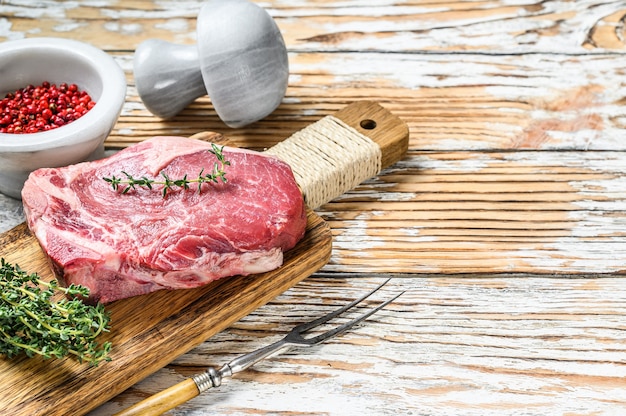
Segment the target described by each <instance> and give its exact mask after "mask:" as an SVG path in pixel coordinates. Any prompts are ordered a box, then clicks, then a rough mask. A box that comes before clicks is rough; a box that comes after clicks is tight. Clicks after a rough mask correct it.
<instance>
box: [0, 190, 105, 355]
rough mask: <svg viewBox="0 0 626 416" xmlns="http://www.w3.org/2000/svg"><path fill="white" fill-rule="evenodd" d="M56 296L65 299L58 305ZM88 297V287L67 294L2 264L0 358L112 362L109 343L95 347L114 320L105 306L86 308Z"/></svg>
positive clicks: (71, 289) (67, 290) (55, 285)
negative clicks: (85, 300) (66, 358)
mask: <svg viewBox="0 0 626 416" xmlns="http://www.w3.org/2000/svg"><path fill="white" fill-rule="evenodd" d="M112 183H114V182H112ZM58 294H61V295H63V296H62V297H61V299H60V300H55V299H54V297H55V296H56V295H58ZM88 295H89V289H88V288H86V287H83V286H77V285H70V286H69V287H67V288H63V287H60V286H59V284H58V282H57V281H56V280H52V281H50V282H45V281H44V280H42V279H41V278H40V277H39V276H38V275H37V274H36V273H32V274H28V273H26V272H25V271H23V270H22V269H20V267H19V266H18V265H15V266H13V265H12V264H10V263H8V262H6V261H5V259H4V258H2V259H1V260H0V354H4V355H6V356H7V357H9V358H11V357H13V356H17V355H20V354H26V355H27V356H28V357H33V356H35V355H41V356H43V357H44V358H51V357H57V358H61V357H65V356H67V355H71V356H74V357H76V358H77V359H78V360H79V361H80V362H83V361H86V362H89V363H90V364H92V365H97V364H98V363H100V362H101V361H110V358H109V352H110V350H111V343H110V342H106V343H103V344H102V345H100V344H99V343H98V342H96V341H95V338H96V337H97V336H98V335H100V334H101V333H103V332H108V330H109V321H110V317H109V315H108V313H107V312H106V311H105V309H104V306H103V305H101V304H98V305H96V306H90V305H86V304H84V303H83V301H82V300H81V297H86V296H88ZM67 296H69V298H68V297H67Z"/></svg>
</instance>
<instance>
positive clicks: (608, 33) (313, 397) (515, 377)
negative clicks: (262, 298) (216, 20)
mask: <svg viewBox="0 0 626 416" xmlns="http://www.w3.org/2000/svg"><path fill="white" fill-rule="evenodd" d="M201 3H202V0H190V1H185V2H156V1H147V0H130V1H123V2H121V1H113V0H102V1H99V2H97V3H96V2H93V1H88V0H78V1H76V2H62V1H45V2H44V1H42V2H23V1H17V0H4V1H3V2H0V40H4V39H12V38H21V37H33V36H41V35H52V36H61V37H69V38H73V39H82V40H85V41H87V42H91V43H93V44H95V45H96V46H99V47H101V48H103V49H105V50H106V51H107V52H109V53H110V54H111V55H112V56H113V57H114V58H115V59H116V61H117V62H118V63H120V65H121V66H122V67H123V68H124V70H125V72H126V74H127V80H128V84H129V89H128V96H127V100H126V103H125V105H124V108H123V110H122V116H121V118H120V119H119V121H118V123H117V125H116V127H115V129H114V131H113V133H112V135H111V136H110V137H109V139H108V142H107V143H108V145H109V146H111V147H124V146H127V145H129V144H130V143H134V142H137V141H140V140H143V139H145V138H148V137H151V136H153V135H160V134H179V135H185V136H187V135H192V134H195V133H196V132H198V131H217V132H221V133H224V134H225V135H227V136H228V137H229V138H230V139H232V140H233V141H234V142H235V143H236V144H237V145H239V146H242V147H250V148H255V149H264V148H267V147H270V146H272V145H273V144H275V143H277V142H279V141H281V140H284V139H285V138H287V137H289V136H290V135H291V134H293V133H294V132H295V131H297V130H300V129H302V128H304V127H305V126H307V125H309V124H310V123H312V122H315V121H317V120H319V119H321V118H322V117H324V116H326V115H329V114H333V113H335V112H336V111H338V110H340V109H341V108H342V107H344V106H345V105H347V104H349V103H352V102H354V101H359V100H372V101H376V102H379V103H381V104H382V105H383V106H384V107H385V108H386V109H388V110H389V111H391V112H392V113H393V114H395V115H397V116H399V117H400V118H401V119H402V120H403V121H405V122H406V123H407V125H408V128H409V152H408V153H407V156H406V157H405V158H404V159H403V160H402V161H400V162H399V163H396V164H394V165H392V166H391V167H389V168H387V169H386V170H385V171H384V172H383V173H382V174H381V175H379V176H378V177H377V178H375V179H373V180H371V181H368V182H366V183H365V184H363V185H361V186H360V187H359V188H357V189H355V190H354V191H352V192H349V193H347V194H346V195H344V196H342V197H340V198H338V199H337V200H335V201H333V202H332V203H330V204H326V205H325V206H323V207H321V208H320V209H319V210H318V211H317V213H318V214H319V215H320V216H321V217H323V218H324V219H325V220H326V221H327V222H328V223H329V225H330V227H331V230H332V234H333V250H332V255H331V258H330V262H329V264H328V266H326V268H325V269H323V272H324V274H318V275H316V276H314V277H313V278H307V279H305V280H304V281H303V282H301V283H299V284H298V285H296V286H295V287H294V288H293V289H290V290H289V291H288V292H286V293H285V294H284V295H281V296H279V297H278V298H277V299H276V300H275V301H273V302H271V303H269V304H268V305H266V306H264V307H262V308H260V309H258V310H256V311H255V312H254V313H253V314H252V315H250V316H248V317H246V318H244V319H242V320H241V321H238V322H237V323H235V324H233V325H232V326H231V327H230V328H229V329H227V330H225V331H223V332H221V333H219V334H216V335H215V336H213V337H211V338H210V339H209V340H207V341H206V342H204V343H202V344H201V345H200V346H199V347H197V348H196V349H194V350H192V351H191V352H189V353H187V354H184V355H182V356H180V357H179V358H178V359H177V360H175V361H174V362H173V363H172V364H171V365H170V366H167V367H165V368H163V369H162V370H159V371H157V372H156V373H155V374H154V375H153V376H151V377H149V378H147V379H146V380H144V381H143V382H141V383H138V384H136V385H134V386H133V387H132V388H130V389H129V390H127V391H126V392H124V393H123V394H121V395H120V396H118V397H117V398H115V399H113V400H111V401H109V402H108V403H107V404H105V405H104V406H103V407H101V408H100V409H98V410H96V411H94V412H92V414H93V415H94V416H96V415H97V416H108V415H110V414H112V413H113V412H114V411H116V410H121V409H122V408H124V407H126V406H129V405H131V404H132V403H136V402H138V401H139V400H140V399H142V398H144V397H146V396H147V395H149V394H153V393H156V392H157V391H159V390H162V389H165V388H167V387H169V386H171V385H173V384H175V383H176V382H177V381H180V380H182V379H183V378H184V376H188V375H190V374H192V373H195V372H196V371H198V370H201V369H202V368H204V367H205V366H207V365H221V364H223V363H224V362H226V361H228V360H229V359H231V358H233V357H234V356H236V355H238V354H242V353H246V352H248V351H250V350H253V349H255V348H257V347H260V346H263V345H265V344H267V343H269V342H271V341H273V340H275V339H277V338H278V337H280V336H282V335H283V334H284V332H285V331H286V330H287V329H289V328H290V327H291V325H293V324H296V323H300V322H302V321H306V320H309V319H310V318H312V317H314V316H319V315H320V314H322V313H324V312H325V311H328V310H329V309H331V308H332V307H335V306H337V305H339V304H341V303H344V302H345V301H346V300H347V299H348V298H352V297H354V296H356V295H358V294H359V293H362V291H363V290H366V289H367V288H368V287H371V286H372V285H374V284H375V283H378V282H379V281H380V278H382V277H383V276H387V275H391V276H393V281H392V283H393V285H392V286H391V288H389V291H390V292H393V291H394V289H396V288H397V289H407V290H408V291H407V293H406V294H405V295H403V296H402V297H401V298H400V299H399V300H398V302H397V303H394V305H392V306H391V307H390V308H389V309H388V310H386V311H385V312H384V314H382V315H380V316H379V317H377V318H376V319H373V320H371V321H368V322H367V323H366V324H364V325H363V327H362V328H359V329H357V330H355V331H354V332H351V333H349V334H346V335H345V336H343V337H341V338H338V339H336V340H334V341H333V342H332V343H330V344H326V345H323V346H320V347H319V349H317V350H313V351H312V350H307V351H296V350H294V351H290V352H289V353H287V354H285V355H282V356H277V357H274V358H272V359H271V360H268V361H266V362H263V363H260V364H259V365H258V366H256V367H254V368H253V369H251V370H248V371H246V372H244V373H242V374H240V375H238V376H237V377H235V378H234V379H231V380H228V381H227V382H225V383H224V385H223V386H222V387H221V388H220V389H218V390H214V391H210V392H207V393H206V394H204V395H201V396H199V397H197V398H196V399H194V400H192V401H191V402H189V403H187V404H185V405H184V406H181V407H180V408H178V409H176V410H174V411H172V412H170V413H169V414H170V415H176V416H183V415H184V416H199V415H205V414H222V415H248V414H259V415H276V414H301V415H313V414H314V415H320V414H328V415H353V414H354V415H357V414H358V415H361V414H368V415H369V414H371V415H387V414H402V415H404V414H414V415H437V416H439V415H442V416H443V415H481V416H482V415H498V416H499V415H520V414H524V415H537V416H546V415H548V416H551V415H556V416H563V415H567V416H573V415H577V416H578V415H585V416H587V415H609V416H614V415H622V414H626V403H625V399H624V398H625V397H626V387H625V384H624V379H625V377H626V373H625V365H626V359H625V357H626V351H625V346H624V342H625V339H626V337H625V336H624V333H625V332H624V331H625V330H626V328H625V327H624V318H625V317H624V310H625V306H626V298H625V291H626V289H625V285H624V280H623V278H622V277H621V276H622V274H623V270H624V264H625V263H626V255H625V254H626V253H624V251H625V248H626V246H625V245H624V244H625V241H626V237H625V234H626V201H625V197H626V194H625V191H624V190H625V189H626V187H625V184H624V181H623V179H622V177H623V172H624V166H626V153H625V152H626V141H625V140H624V139H623V136H624V127H625V126H626V107H625V106H624V103H625V100H624V97H625V96H626V94H625V91H626V90H625V86H626V72H625V71H624V52H625V50H626V41H625V39H626V36H625V35H626V31H625V25H624V20H625V16H626V4H625V3H624V2H623V1H603V0H588V1H560V0H557V1H549V2H545V1H537V0H530V1H527V0H510V1H498V0H495V1H482V2H480V1H446V0H441V1H440V0H437V1H421V0H418V1H403V0H393V1H383V0H372V1H368V2H360V3H358V2H339V1H335V0H321V1H312V0H298V1H296V0H270V1H265V2H257V3H258V4H260V5H262V6H263V7H265V8H266V9H267V10H268V12H269V13H270V14H271V15H272V16H273V17H274V18H275V20H276V22H277V24H278V26H279V27H280V29H281V31H282V33H283V36H284V37H285V43H286V46H287V48H288V52H289V62H290V78H289V87H288V90H287V95H286V97H285V99H284V100H283V103H282V104H281V105H280V107H279V108H278V109H277V110H276V112H275V113H273V114H272V115H271V116H269V117H268V118H266V119H264V120H261V121H259V122H257V123H254V124H253V125H251V126H248V127H246V128H242V129H229V128H227V127H226V126H225V125H224V124H223V123H221V121H220V120H219V119H218V117H217V116H216V114H215V111H214V109H213V107H212V104H211V100H210V98H208V97H202V98H200V99H199V100H197V101H196V102H194V103H193V104H191V105H190V106H189V107H188V108H187V109H185V110H184V111H183V112H182V113H181V114H180V115H178V116H177V117H175V118H174V119H172V120H169V121H161V120H159V119H157V118H155V117H153V116H152V115H151V114H150V113H149V112H148V111H147V110H146V109H145V107H144V106H143V105H142V103H141V101H140V100H139V98H138V97H137V93H136V91H135V88H134V80H133V76H132V59H133V51H134V49H135V48H136V47H137V45H138V44H139V43H140V42H142V41H143V40H145V39H148V38H159V39H164V40H169V41H172V42H178V43H183V44H193V43H194V42H195V33H194V32H195V24H196V22H195V17H196V15H197V11H198V10H199V7H200V4H201ZM357 3H358V4H357ZM372 273H374V274H372Z"/></svg>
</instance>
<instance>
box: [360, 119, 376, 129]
mask: <svg viewBox="0 0 626 416" xmlns="http://www.w3.org/2000/svg"><path fill="white" fill-rule="evenodd" d="M360 126H361V127H362V128H364V129H365V130H374V129H375V128H376V122H375V121H374V120H371V119H369V118H366V119H365V120H361V123H360Z"/></svg>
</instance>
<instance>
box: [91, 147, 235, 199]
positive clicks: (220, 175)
mask: <svg viewBox="0 0 626 416" xmlns="http://www.w3.org/2000/svg"><path fill="white" fill-rule="evenodd" d="M223 150H224V146H222V147H219V146H217V145H216V144H215V143H211V149H208V152H209V153H211V154H213V155H214V156H215V157H216V158H217V162H216V163H215V164H214V165H213V171H212V172H211V173H207V174H204V169H202V170H201V171H200V173H199V174H198V176H197V177H195V178H193V179H188V178H187V176H188V175H187V174H185V176H183V177H182V178H181V179H171V178H170V177H168V176H167V174H166V173H165V172H160V176H161V177H162V178H163V180H161V181H157V180H155V179H149V178H147V177H146V176H142V177H141V178H135V177H133V176H132V175H131V174H129V173H127V172H124V171H122V172H121V173H122V174H123V175H124V176H125V177H126V179H124V178H118V177H117V176H115V175H113V176H111V177H104V178H102V179H104V180H105V181H106V182H108V183H109V184H111V187H112V188H113V190H114V191H117V190H118V189H121V190H122V191H121V192H122V194H126V193H128V192H129V191H131V190H134V189H136V187H144V188H147V189H150V190H152V185H163V190H162V191H161V196H162V197H163V198H165V197H166V196H167V193H168V192H171V191H173V190H174V188H181V189H184V190H187V189H189V184H191V183H197V184H198V193H200V192H201V190H202V184H203V183H207V182H213V183H218V182H219V181H220V180H221V181H222V182H223V183H226V182H227V180H226V171H225V170H224V168H225V167H226V166H230V162H229V161H228V160H226V158H225V157H224V153H223Z"/></svg>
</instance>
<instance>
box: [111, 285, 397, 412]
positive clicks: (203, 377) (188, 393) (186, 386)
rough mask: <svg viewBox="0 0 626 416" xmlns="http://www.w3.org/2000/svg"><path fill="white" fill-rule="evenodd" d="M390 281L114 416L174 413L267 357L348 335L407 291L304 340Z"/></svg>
mask: <svg viewBox="0 0 626 416" xmlns="http://www.w3.org/2000/svg"><path fill="white" fill-rule="evenodd" d="M387 282H389V279H387V280H386V281H385V282H383V283H382V284H380V285H379V286H378V287H377V288H375V289H374V290H372V291H371V292H369V293H367V294H365V295H363V296H361V297H360V298H359V299H356V300H354V301H352V302H351V303H349V304H347V305H345V306H343V307H342V308H340V309H337V310H335V311H333V312H330V313H329V314H327V315H324V316H322V317H321V318H317V319H315V320H314V321H311V322H306V323H303V324H300V325H298V326H296V327H294V328H293V329H292V330H291V331H290V332H289V333H288V334H287V335H286V336H285V337H284V338H283V339H281V340H279V341H276V342H274V343H273V344H270V345H267V346H265V347H262V348H259V349H258V350H256V351H252V352H251V353H248V354H245V355H242V356H240V357H237V358H235V359H234V360H232V361H231V362H229V363H228V364H225V365H224V366H223V367H222V368H220V369H219V370H217V369H215V368H213V367H209V369H208V370H206V371H204V372H202V373H199V374H196V375H194V376H192V377H190V378H188V379H186V380H184V381H181V382H180V383H178V384H176V385H174V386H172V387H170V388H168V389H166V390H163V391H162V392H160V393H157V394H155V395H153V396H150V397H148V398H147V399H144V400H142V401H141V402H139V403H137V404H135V405H133V406H131V407H129V408H128V409H126V410H123V411H122V412H120V413H116V414H115V416H136V415H137V416H138V415H141V416H154V415H161V414H163V413H165V412H166V411H168V410H171V409H173V408H175V407H176V406H178V405H181V404H183V403H185V402H187V401H189V400H191V399H193V398H194V397H196V396H198V395H199V394H200V393H203V392H205V391H207V390H208V389H210V388H212V387H219V386H220V385H221V384H222V378H224V377H231V376H232V375H233V374H235V373H238V372H240V371H243V370H245V369H247V368H249V367H251V366H252V365H254V364H256V363H258V362H259V361H261V360H263V359H264V358H267V357H269V356H271V355H273V354H276V353H278V352H282V351H283V350H285V349H287V348H289V347H293V346H300V347H310V346H313V345H316V344H319V343H321V342H324V341H326V340H328V339H330V338H333V337H335V336H337V335H339V334H341V333H342V332H345V331H347V330H348V329H350V328H352V327H353V326H355V325H356V324H358V323H360V322H362V321H364V320H365V319H367V318H368V317H370V316H371V315H373V314H375V313H376V312H378V311H379V310H381V309H382V308H384V307H385V306H387V305H389V304H390V303H391V302H393V301H394V300H396V299H397V298H398V297H400V295H402V294H403V293H404V292H401V293H399V294H397V295H396V296H394V297H392V298H391V299H389V300H387V301H385V302H383V303H381V304H380V305H378V306H377V307H375V308H374V309H371V310H369V311H368V312H366V313H364V314H363V315H361V316H358V317H357V318H354V319H352V320H351V321H349V322H346V323H344V324H343V325H340V326H337V327H335V328H333V329H330V330H328V331H326V332H323V333H321V334H319V335H316V336H313V337H310V338H305V337H304V336H303V334H304V333H306V332H308V331H310V330H312V329H314V328H316V327H318V326H320V325H322V324H324V323H326V322H328V321H330V320H331V319H333V318H336V317H338V316H339V315H341V314H342V313H344V312H346V311H347V310H348V309H350V308H352V307H354V306H356V305H358V304H359V303H361V302H362V301H364V300H365V299H367V298H368V297H370V296H371V295H373V294H374V293H375V292H376V291H378V290H379V289H380V288H381V287H383V286H384V285H385V284H387Z"/></svg>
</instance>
